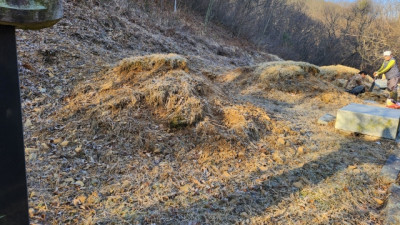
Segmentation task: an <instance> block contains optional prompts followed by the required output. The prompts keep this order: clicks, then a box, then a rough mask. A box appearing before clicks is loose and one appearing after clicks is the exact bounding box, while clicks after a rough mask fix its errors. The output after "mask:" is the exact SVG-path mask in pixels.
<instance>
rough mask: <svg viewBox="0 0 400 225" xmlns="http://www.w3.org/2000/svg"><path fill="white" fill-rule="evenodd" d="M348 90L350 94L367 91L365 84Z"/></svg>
mask: <svg viewBox="0 0 400 225" xmlns="http://www.w3.org/2000/svg"><path fill="white" fill-rule="evenodd" d="M347 92H349V93H350V94H353V95H359V94H361V93H364V92H365V87H364V85H359V86H356V87H355V88H353V89H351V90H348V91H347Z"/></svg>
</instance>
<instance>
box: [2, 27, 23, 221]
mask: <svg viewBox="0 0 400 225" xmlns="http://www.w3.org/2000/svg"><path fill="white" fill-rule="evenodd" d="M0 224H1V225H2V224H7V225H14V224H15V225H20V224H21V225H22V224H24V225H25V224H26V225H28V224H29V214H28V193H27V187H26V171H25V153H24V138H23V130H22V113H21V99H20V87H19V79H18V67H17V48H16V40H15V28H14V27H13V26H4V25H0Z"/></svg>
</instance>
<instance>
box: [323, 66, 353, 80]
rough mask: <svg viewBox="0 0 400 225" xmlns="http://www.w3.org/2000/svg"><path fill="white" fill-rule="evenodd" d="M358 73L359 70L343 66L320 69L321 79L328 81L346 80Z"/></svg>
mask: <svg viewBox="0 0 400 225" xmlns="http://www.w3.org/2000/svg"><path fill="white" fill-rule="evenodd" d="M358 72H360V70H358V69H355V68H352V67H347V66H343V65H332V66H321V67H320V75H321V78H323V79H325V80H328V81H334V80H336V79H348V78H350V77H352V76H353V75H354V74H356V73H358Z"/></svg>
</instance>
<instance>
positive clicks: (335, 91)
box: [19, 1, 397, 225]
mask: <svg viewBox="0 0 400 225" xmlns="http://www.w3.org/2000/svg"><path fill="white" fill-rule="evenodd" d="M73 4H75V3H74V1H68V2H67V5H66V6H67V9H71V7H72V6H74V5H73ZM91 7H94V8H95V10H96V12H97V13H98V14H107V11H105V10H104V8H102V6H101V5H97V6H96V5H91ZM74 9H76V10H77V11H78V12H77V13H80V14H79V15H84V14H83V13H84V12H86V11H87V10H89V9H88V8H85V7H82V8H81V9H78V8H76V7H74ZM101 10H103V11H101ZM69 11H71V10H66V12H67V13H68V12H69ZM139 12H141V11H139V10H138V12H137V13H138V14H139ZM77 15H78V14H77ZM135 15H136V14H135ZM143 15H144V16H143ZM143 15H142V16H140V17H139V16H133V17H132V18H133V19H131V20H125V19H123V17H121V19H119V20H117V21H119V22H118V23H117V22H115V21H116V20H111V21H114V22H113V24H114V25H115V24H119V25H118V26H119V27H133V28H126V33H125V34H124V35H127V36H129V35H136V36H137V37H136V38H133V39H130V38H124V36H123V35H122V34H116V36H113V35H112V34H109V35H110V36H107V35H105V36H104V34H103V36H102V35H101V34H99V33H101V32H99V31H97V30H92V29H90V28H91V27H96V26H95V25H98V24H97V22H95V21H98V20H95V19H88V20H86V19H83V18H79V19H76V18H75V19H73V18H72V15H70V14H67V18H66V19H65V21H64V25H63V24H61V25H59V27H55V28H54V29H55V30H54V31H52V32H50V31H49V30H45V31H42V33H39V35H38V34H37V33H33V32H32V33H30V32H27V33H23V34H22V35H27V37H26V36H22V35H21V34H20V36H19V44H20V46H21V47H20V49H19V55H20V60H21V61H22V67H21V68H22V71H21V78H22V97H23V110H24V114H25V118H24V121H25V137H26V141H25V145H26V160H27V171H28V185H29V201H30V202H29V203H30V217H31V222H32V223H33V224H88V225H89V224H383V220H384V211H383V207H384V201H385V198H386V197H387V193H386V191H387V187H388V184H387V183H383V182H382V181H381V179H380V177H379V172H380V168H381V167H382V165H383V163H384V162H385V159H386V157H387V155H388V154H390V153H392V152H393V151H394V150H395V148H397V145H396V144H395V143H393V142H391V141H388V140H379V139H377V138H373V137H368V136H362V135H355V134H343V133H340V132H338V131H336V130H335V129H334V126H333V123H330V124H328V125H327V126H321V125H318V124H317V122H316V121H317V120H318V118H319V117H320V116H322V115H324V114H325V113H331V114H332V115H335V114H336V110H337V109H339V108H340V107H342V106H345V105H347V104H348V103H350V102H358V103H362V102H363V100H362V98H364V97H362V98H356V97H355V96H352V95H349V94H347V93H345V92H344V91H343V90H342V89H341V88H340V87H338V86H336V85H334V84H333V83H332V79H333V78H346V77H348V76H350V75H352V74H353V73H354V72H355V71H356V70H355V69H352V68H346V67H343V66H332V67H318V66H315V65H312V64H309V63H305V62H293V61H273V62H271V61H270V60H271V59H274V58H275V59H276V57H274V56H270V55H268V54H266V53H262V52H260V53H258V52H256V51H255V50H254V49H252V48H251V46H250V45H249V46H245V45H243V44H242V45H238V41H237V40H235V39H231V38H229V37H228V36H224V35H225V34H223V33H221V34H219V35H221V36H217V37H214V38H212V39H211V38H210V39H209V38H207V37H204V36H203V40H202V41H199V40H196V41H193V40H195V37H196V35H199V34H196V32H197V31H196V30H192V31H187V30H186V31H178V30H176V29H175V30H174V29H172V28H171V27H167V25H165V24H161V25H160V24H154V23H156V22H153V20H152V18H148V17H146V15H148V14H145V13H144V12H143ZM131 16H132V15H131ZM94 18H96V17H94ZM166 18H170V17H166ZM175 19H176V18H175ZM132 20H135V22H132ZM71 21H74V22H71ZM75 22H76V24H74V23H75ZM125 23H126V24H125ZM180 23H182V24H185V23H190V21H188V20H186V19H185V20H184V21H175V22H174V26H178V27H179V24H180ZM138 24H140V26H139V25H138ZM128 25H129V26H128ZM65 26H68V29H66V28H65ZM157 26H158V28H157V29H158V30H164V31H165V32H164V33H169V35H167V34H161V33H157V32H158V31H157V29H154V30H153V28H154V27H157ZM83 27H85V29H87V30H80V29H83ZM189 27H195V26H189ZM104 29H105V30H107V28H104ZM130 29H133V30H135V29H137V30H136V31H132V30H130ZM168 29H172V30H170V31H168V32H166V30H168ZM185 29H189V28H185ZM204 29H206V28H204ZM216 29H221V28H218V27H216ZM149 30H150V31H153V32H155V33H157V35H156V34H155V33H150V31H149ZM61 31H63V32H71V33H68V34H70V35H64V34H63V32H61ZM101 31H104V30H101ZM48 32H50V35H49V34H48ZM104 32H105V33H107V31H104ZM71 34H74V35H71ZM46 35H47V36H46ZM91 35H93V37H92V38H89V37H88V36H91ZM119 35H122V36H119ZM155 36H157V38H155ZM172 36H173V37H172ZM210 36H211V35H210ZM33 37H39V38H38V39H39V40H38V41H34V40H35V39H33ZM61 37H62V38H61ZM29 38H32V40H33V41H32V40H29ZM94 39H96V40H97V41H96V42H94V43H93V40H94ZM40 40H42V41H40ZM149 40H151V41H149ZM182 40H185V41H182ZM191 41H193V43H195V45H196V46H197V47H196V49H198V50H197V51H198V52H197V53H196V51H195V50H194V49H193V48H189V47H188V46H187V43H189V42H191ZM135 43H140V44H141V45H143V46H148V48H149V49H153V50H152V51H150V52H149V51H147V50H146V48H144V47H143V49H139V50H137V49H136V50H134V51H133V50H132V49H131V50H129V49H125V47H126V46H130V45H131V44H132V45H133V44H135ZM210 43H211V44H210ZM78 44H79V45H80V46H79V48H76V45H78ZM39 46H40V48H39ZM54 46H57V47H54ZM209 46H223V47H221V48H222V49H225V53H226V52H228V53H227V54H228V55H225V54H222V55H221V54H220V53H221V52H219V51H214V48H213V47H209ZM167 48H170V49H167ZM43 49H45V50H43ZM54 49H55V50H54ZM166 49H167V50H166ZM235 49H240V50H237V51H236V50H235ZM163 50H165V51H166V52H168V53H165V54H162V53H160V52H164V51H163ZM174 50H176V51H174ZM228 50H229V51H228ZM234 50H235V51H234ZM93 51H95V52H97V54H94V53H93ZM169 52H176V53H178V54H176V53H169ZM154 53H157V54H154ZM244 62H245V63H244ZM242 64H243V65H242ZM378 95H379V94H378Z"/></svg>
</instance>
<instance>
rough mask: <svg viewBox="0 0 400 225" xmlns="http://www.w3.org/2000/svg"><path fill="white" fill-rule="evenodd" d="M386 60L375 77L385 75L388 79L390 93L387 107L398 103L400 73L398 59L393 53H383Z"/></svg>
mask: <svg viewBox="0 0 400 225" xmlns="http://www.w3.org/2000/svg"><path fill="white" fill-rule="evenodd" d="M383 58H384V59H385V60H384V61H383V63H382V66H381V68H379V70H378V71H376V72H374V76H375V77H377V76H380V75H383V74H385V76H386V79H387V89H388V91H389V98H388V100H387V101H386V103H387V105H390V104H394V102H397V84H398V82H399V80H400V71H399V68H398V67H397V63H396V59H395V58H393V56H392V52H391V51H385V52H384V53H383Z"/></svg>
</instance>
